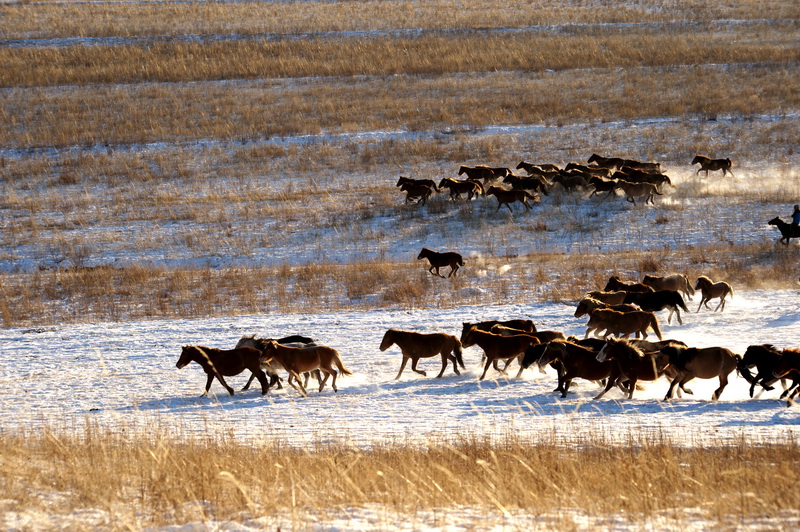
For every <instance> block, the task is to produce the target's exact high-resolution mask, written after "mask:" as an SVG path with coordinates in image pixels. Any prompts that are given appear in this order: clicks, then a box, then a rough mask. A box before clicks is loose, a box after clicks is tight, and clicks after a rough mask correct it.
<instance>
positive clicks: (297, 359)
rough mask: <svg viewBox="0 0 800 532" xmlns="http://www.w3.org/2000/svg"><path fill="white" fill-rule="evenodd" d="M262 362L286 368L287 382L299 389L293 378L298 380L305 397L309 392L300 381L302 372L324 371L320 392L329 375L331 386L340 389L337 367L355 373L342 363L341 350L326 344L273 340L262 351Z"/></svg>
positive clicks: (348, 372) (340, 370) (343, 373)
mask: <svg viewBox="0 0 800 532" xmlns="http://www.w3.org/2000/svg"><path fill="white" fill-rule="evenodd" d="M261 363H262V364H265V365H271V364H273V363H275V364H277V365H279V366H280V367H282V368H283V369H285V370H286V371H287V372H288V373H289V378H288V379H287V380H286V382H288V383H289V385H290V386H291V387H292V388H294V389H295V390H298V388H297V386H295V385H294V383H293V382H292V380H294V381H295V382H297V385H298V386H300V388H299V390H298V391H299V392H300V394H302V395H303V397H306V396H307V395H308V394H307V393H306V388H305V386H303V383H302V382H300V374H301V373H306V372H308V371H313V370H315V369H318V370H320V371H321V372H322V373H324V374H325V378H323V379H322V382H320V383H319V391H320V392H321V391H322V389H323V388H325V383H326V382H327V381H328V377H333V379H332V381H331V388H333V391H334V392H336V391H338V389H337V388H336V376H337V375H338V373H337V372H336V369H338V370H339V372H340V373H341V374H342V375H352V374H353V373H352V372H351V371H350V370H349V369H347V368H345V367H344V364H342V359H341V357H340V356H339V352H338V351H336V349H333V348H332V347H327V346H324V345H317V346H313V347H288V346H285V345H281V344H279V343H278V342H276V341H274V340H272V341H269V342H267V345H266V346H265V347H264V350H263V351H262V358H261Z"/></svg>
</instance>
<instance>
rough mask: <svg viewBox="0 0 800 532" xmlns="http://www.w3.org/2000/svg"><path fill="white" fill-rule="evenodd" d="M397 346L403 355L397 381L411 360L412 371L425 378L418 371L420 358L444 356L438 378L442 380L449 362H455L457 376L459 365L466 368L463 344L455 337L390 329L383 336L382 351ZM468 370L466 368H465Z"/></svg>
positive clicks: (454, 369)
mask: <svg viewBox="0 0 800 532" xmlns="http://www.w3.org/2000/svg"><path fill="white" fill-rule="evenodd" d="M394 344H397V346H398V347H399V348H400V351H401V352H402V353H403V362H402V364H400V371H399V372H398V373H397V377H395V380H397V379H399V378H400V375H402V374H403V370H404V369H405V368H406V364H407V363H408V361H409V359H410V360H411V371H414V372H415V373H419V374H420V375H423V376H425V375H426V373H425V372H424V371H422V370H419V369H417V362H419V359H420V358H429V357H433V356H436V355H441V356H442V370H441V371H440V372H439V374H438V375H437V376H436V378H437V379H440V378H441V377H442V375H444V370H445V369H447V362H448V361H452V362H453V371H454V372H455V374H456V375H460V373H459V372H458V364H460V365H461V367H462V368H464V359H463V358H462V357H461V353H462V350H461V342H460V341H459V339H458V338H456V337H455V336H452V335H450V334H445V333H432V334H422V333H418V332H413V331H400V330H398V329H389V330H388V331H386V333H385V334H384V335H383V340H381V346H380V350H381V351H386V350H387V349H389V348H390V347H392V345H394ZM465 369H466V368H465Z"/></svg>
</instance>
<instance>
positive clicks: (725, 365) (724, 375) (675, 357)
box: [661, 345, 742, 401]
mask: <svg viewBox="0 0 800 532" xmlns="http://www.w3.org/2000/svg"><path fill="white" fill-rule="evenodd" d="M661 352H662V353H664V354H666V355H667V356H669V364H670V366H671V367H672V368H673V369H674V370H675V372H676V373H675V377H674V378H673V379H672V382H671V383H670V385H669V390H668V391H667V395H666V396H665V397H664V400H665V401H666V400H669V399H672V392H673V390H674V389H675V385H676V384H677V385H680V386H681V388H683V387H684V385H685V384H686V383H687V382H689V381H690V380H692V379H694V378H698V379H713V378H715V377H718V378H719V388H717V389H716V390H715V391H714V393H713V394H712V395H711V399H712V400H714V401H716V400H717V399H719V396H720V395H721V394H722V390H724V389H725V386H727V385H728V375H729V374H730V373H731V372H732V371H733V370H735V369H736V368H737V366H738V365H739V361H740V360H741V359H742V357H740V356H739V355H737V354H735V353H733V352H732V351H730V350H729V349H726V348H724V347H703V348H697V347H681V346H678V345H671V346H667V347H665V348H663V349H662V350H661ZM683 390H684V391H685V392H686V393H688V394H691V393H692V392H691V390H688V389H686V388H683Z"/></svg>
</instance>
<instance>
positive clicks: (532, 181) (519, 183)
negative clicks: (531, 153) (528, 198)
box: [503, 174, 549, 196]
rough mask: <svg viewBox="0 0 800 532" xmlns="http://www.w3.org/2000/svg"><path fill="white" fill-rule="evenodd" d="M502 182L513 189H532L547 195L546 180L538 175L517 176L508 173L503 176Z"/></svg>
mask: <svg viewBox="0 0 800 532" xmlns="http://www.w3.org/2000/svg"><path fill="white" fill-rule="evenodd" d="M503 183H508V184H509V185H511V188H512V189H513V190H532V191H533V192H541V193H542V194H544V195H545V196H547V187H548V186H549V183H548V182H547V180H546V179H545V178H543V177H540V176H528V177H524V176H518V175H513V174H512V175H509V176H506V177H504V178H503Z"/></svg>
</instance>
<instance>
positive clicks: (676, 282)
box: [642, 273, 694, 301]
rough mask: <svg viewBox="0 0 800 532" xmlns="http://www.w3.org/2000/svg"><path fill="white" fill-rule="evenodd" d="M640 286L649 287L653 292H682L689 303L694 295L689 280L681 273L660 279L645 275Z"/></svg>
mask: <svg viewBox="0 0 800 532" xmlns="http://www.w3.org/2000/svg"><path fill="white" fill-rule="evenodd" d="M642 284H644V285H647V286H649V287H650V288H652V289H653V290H675V291H677V292H683V293H684V294H685V295H686V297H687V298H689V300H690V301H691V299H692V296H693V295H694V288H692V284H691V283H690V282H689V278H688V277H686V275H684V274H682V273H673V274H670V275H664V276H661V277H659V276H656V275H647V274H645V276H644V277H642Z"/></svg>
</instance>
